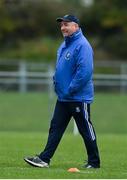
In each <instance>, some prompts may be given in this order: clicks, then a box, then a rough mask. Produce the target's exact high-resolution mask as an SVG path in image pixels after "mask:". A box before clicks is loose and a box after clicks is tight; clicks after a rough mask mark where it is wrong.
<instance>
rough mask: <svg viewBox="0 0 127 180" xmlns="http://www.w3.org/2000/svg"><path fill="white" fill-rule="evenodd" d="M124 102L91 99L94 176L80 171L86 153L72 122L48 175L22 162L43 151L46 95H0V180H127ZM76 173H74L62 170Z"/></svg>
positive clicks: (110, 97) (50, 103)
mask: <svg viewBox="0 0 127 180" xmlns="http://www.w3.org/2000/svg"><path fill="white" fill-rule="evenodd" d="M126 107H127V96H126V95H119V94H96V95H95V101H94V103H93V105H92V107H91V117H92V122H93V124H94V127H95V129H96V132H97V136H98V144H99V149H100V154H101V162H102V164H101V168H100V169H99V170H83V169H82V168H81V165H82V163H83V161H84V160H85V159H87V157H86V151H85V148H84V146H83V142H82V139H81V138H80V136H79V135H78V136H73V134H72V129H73V121H71V123H70V124H69V127H68V129H67V131H66V134H65V135H64V137H63V139H62V141H61V143H60V145H59V147H58V149H57V151H56V153H55V155H54V157H53V159H52V161H51V167H50V168H49V169H39V168H33V167H31V166H29V165H28V164H26V163H25V162H24V161H23V157H24V156H29V155H35V154H36V153H39V152H41V151H42V150H43V148H44V145H45V143H46V140H47V132H48V128H49V123H50V119H51V114H52V110H53V108H54V99H53V100H49V97H48V95H47V94H46V93H45V94H44V93H26V94H19V93H0V178H7V179H8V178H9V179H10V178H11V179H13V178H17V179H18V178H24V179H25V178H30V179H36V178H37V179H46V178H58V179H62V178H69V179H79V178H82V179H87V178H90V179H91V178H96V179H97V178H100V179H104V178H112V179H113V178H114V179H115V178H127V171H126V167H127V155H126V152H127V133H126V132H127V121H126V119H127V118H126V117H127V111H126V109H127V108H126ZM70 167H77V168H79V169H80V172H79V173H69V172H67V169H68V168H70Z"/></svg>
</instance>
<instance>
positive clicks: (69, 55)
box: [65, 52, 71, 60]
mask: <svg viewBox="0 0 127 180" xmlns="http://www.w3.org/2000/svg"><path fill="white" fill-rule="evenodd" d="M70 58H71V53H70V52H67V53H66V55H65V59H66V60H70Z"/></svg>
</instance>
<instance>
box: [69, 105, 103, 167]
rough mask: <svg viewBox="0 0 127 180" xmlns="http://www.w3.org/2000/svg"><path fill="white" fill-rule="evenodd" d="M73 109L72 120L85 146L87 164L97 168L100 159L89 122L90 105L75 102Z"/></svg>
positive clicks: (93, 132)
mask: <svg viewBox="0 0 127 180" xmlns="http://www.w3.org/2000/svg"><path fill="white" fill-rule="evenodd" d="M76 108H79V110H78V109H77V110H78V111H77V112H76ZM73 109H75V111H73V116H74V119H75V121H76V124H77V127H78V130H79V132H80V134H81V136H82V137H83V140H84V143H85V146H86V150H87V155H88V163H89V164H91V165H95V166H99V165H100V158H99V151H98V147H97V141H96V134H95V131H94V128H93V125H92V122H91V120H90V104H86V103H82V102H81V103H78V102H77V103H74V104H73Z"/></svg>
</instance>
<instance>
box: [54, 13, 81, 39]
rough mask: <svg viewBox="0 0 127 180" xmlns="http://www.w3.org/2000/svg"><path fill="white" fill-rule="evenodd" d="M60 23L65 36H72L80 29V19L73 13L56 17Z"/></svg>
mask: <svg viewBox="0 0 127 180" xmlns="http://www.w3.org/2000/svg"><path fill="white" fill-rule="evenodd" d="M56 21H57V22H59V23H60V27H61V32H62V34H63V36H64V37H66V36H71V35H72V34H73V33H74V32H76V31H77V30H78V29H79V24H80V22H79V19H78V18H77V17H76V16H73V15H65V16H63V17H58V18H57V19H56Z"/></svg>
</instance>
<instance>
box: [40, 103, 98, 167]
mask: <svg viewBox="0 0 127 180" xmlns="http://www.w3.org/2000/svg"><path fill="white" fill-rule="evenodd" d="M72 116H73V117H74V119H75V122H76V124H77V127H78V130H79V133H80V134H81V136H82V138H83V140H84V144H85V147H86V150H87V155H88V163H89V164H91V165H94V166H96V165H97V166H98V165H100V158H99V152H98V147H97V143H96V135H95V131H94V129H93V126H92V123H91V121H90V104H86V103H84V102H60V101H58V100H57V102H56V106H55V111H54V115H53V118H52V120H51V124H50V129H49V136H48V141H47V144H46V146H45V149H44V151H43V152H42V153H40V155H39V157H40V158H41V159H42V160H43V161H44V162H47V163H50V159H51V158H52V156H53V155H54V153H55V150H56V148H57V146H58V144H59V142H60V140H61V138H62V136H63V133H64V131H65V129H66V127H67V125H68V123H69V121H70V119H71V117H72Z"/></svg>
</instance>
